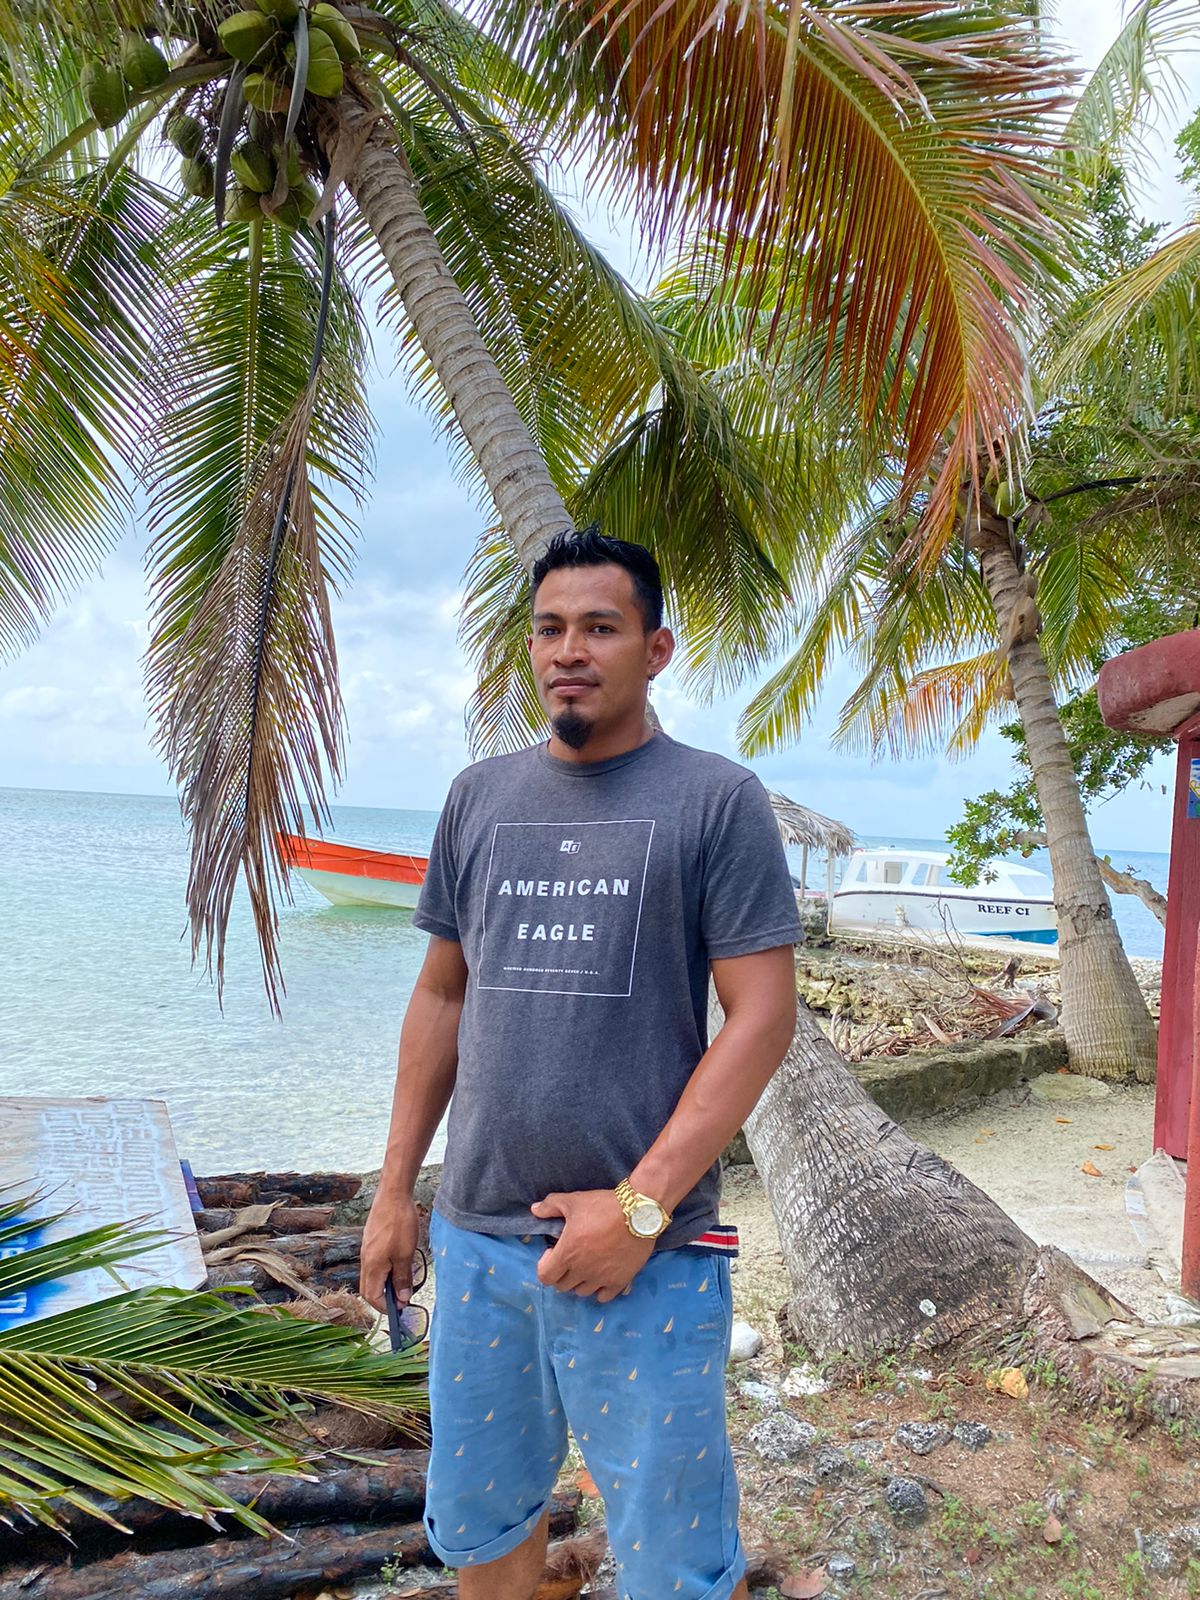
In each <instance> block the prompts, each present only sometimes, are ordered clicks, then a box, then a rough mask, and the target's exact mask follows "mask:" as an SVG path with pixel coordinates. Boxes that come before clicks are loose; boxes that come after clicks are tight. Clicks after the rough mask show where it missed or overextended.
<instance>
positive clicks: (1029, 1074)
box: [851, 1027, 1067, 1122]
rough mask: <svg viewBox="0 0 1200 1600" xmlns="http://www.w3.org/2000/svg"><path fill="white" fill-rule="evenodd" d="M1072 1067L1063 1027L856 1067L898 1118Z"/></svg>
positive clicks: (967, 1102)
mask: <svg viewBox="0 0 1200 1600" xmlns="http://www.w3.org/2000/svg"><path fill="white" fill-rule="evenodd" d="M1066 1065H1067V1045H1066V1040H1065V1039H1064V1038H1063V1033H1062V1029H1061V1028H1044V1027H1043V1028H1031V1029H1029V1030H1028V1031H1026V1032H1024V1033H1019V1034H1017V1035H1016V1036H1015V1037H1014V1038H1011V1039H979V1040H970V1041H967V1042H965V1043H963V1044H951V1045H943V1046H941V1047H940V1048H938V1049H935V1050H914V1051H912V1052H911V1053H910V1054H908V1055H906V1056H876V1057H874V1058H873V1059H871V1060H869V1061H859V1062H855V1063H854V1065H853V1066H852V1068H851V1070H852V1071H853V1073H854V1075H855V1077H856V1078H857V1079H858V1081H859V1083H861V1084H862V1086H863V1088H864V1089H865V1090H866V1091H867V1093H868V1094H869V1095H870V1096H871V1098H872V1100H874V1101H875V1103H876V1105H878V1106H879V1107H880V1109H881V1110H883V1111H886V1112H887V1114H888V1116H889V1117H891V1118H892V1120H893V1121H894V1122H904V1121H905V1120H906V1119H907V1118H909V1117H925V1116H928V1115H929V1114H930V1113H931V1112H933V1111H951V1110H958V1109H963V1108H966V1107H968V1106H972V1105H976V1104H978V1102H979V1101H980V1100H985V1099H986V1098H987V1097H988V1095H992V1094H998V1093H999V1092H1000V1091H1001V1090H1002V1089H1009V1088H1011V1087H1012V1086H1013V1084H1015V1083H1019V1082H1021V1080H1022V1079H1028V1078H1036V1077H1038V1076H1039V1074H1041V1073H1043V1072H1057V1071H1058V1069H1059V1067H1065V1066H1066Z"/></svg>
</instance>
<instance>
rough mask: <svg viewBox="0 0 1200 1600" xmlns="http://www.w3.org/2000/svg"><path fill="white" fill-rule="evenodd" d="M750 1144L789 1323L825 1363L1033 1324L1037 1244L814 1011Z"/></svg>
mask: <svg viewBox="0 0 1200 1600" xmlns="http://www.w3.org/2000/svg"><path fill="white" fill-rule="evenodd" d="M715 1020H717V1019H714V1021H715ZM746 1138H747V1142H748V1143H749V1145H750V1151H751V1154H752V1155H753V1156H754V1161H755V1164H756V1166H757V1167H758V1170H759V1173H760V1174H761V1176H762V1180H763V1184H764V1186H765V1188H766V1191H767V1196H768V1198H769V1200H770V1202H771V1210H772V1212H773V1214H774V1217H775V1221H776V1224H777V1226H778V1228H779V1237H780V1241H781V1243H782V1246H783V1253H784V1258H785V1260H786V1262H787V1267H788V1276H789V1278H790V1280H791V1289H792V1297H791V1300H790V1301H789V1304H788V1308H787V1309H788V1321H789V1324H790V1326H791V1328H792V1330H793V1332H794V1333H795V1335H796V1336H797V1337H798V1338H800V1339H802V1340H803V1342H804V1343H805V1344H806V1345H807V1346H808V1348H809V1349H810V1350H812V1351H813V1353H814V1354H816V1355H825V1354H828V1353H830V1352H832V1351H848V1352H850V1353H852V1354H855V1355H867V1354H877V1353H879V1352H882V1351H885V1350H895V1349H905V1348H907V1347H909V1346H911V1345H912V1344H914V1343H916V1342H918V1341H924V1342H926V1343H928V1344H930V1345H936V1344H942V1343H944V1342H946V1341H947V1340H950V1339H953V1338H955V1337H957V1336H959V1335H962V1334H965V1333H968V1332H970V1331H972V1330H975V1329H977V1328H979V1327H981V1326H985V1325H989V1324H993V1323H999V1324H1001V1325H1003V1324H1012V1323H1013V1322H1015V1321H1017V1320H1019V1319H1020V1318H1021V1315H1022V1298H1023V1294H1024V1291H1025V1289H1026V1285H1027V1284H1028V1282H1029V1279H1030V1275H1031V1273H1032V1271H1033V1267H1034V1264H1035V1262H1036V1260H1037V1257H1038V1247H1037V1245H1036V1244H1035V1243H1034V1242H1033V1240H1032V1239H1030V1238H1029V1237H1028V1236H1027V1235H1026V1234H1024V1233H1022V1231H1021V1229H1020V1228H1018V1227H1017V1225H1016V1223H1015V1222H1012V1221H1011V1220H1010V1219H1009V1218H1008V1217H1006V1216H1005V1214H1004V1212H1003V1211H1001V1209H1000V1207H999V1206H998V1205H997V1204H996V1203H995V1201H994V1200H991V1199H989V1197H988V1196H987V1195H986V1194H984V1193H983V1191H982V1190H981V1189H977V1188H976V1187H975V1185H974V1184H973V1183H970V1182H968V1180H967V1179H966V1178H964V1177H963V1176H962V1174H961V1173H959V1172H956V1171H955V1170H954V1168H953V1167H951V1166H948V1165H947V1163H946V1162H945V1161H943V1160H942V1159H941V1157H940V1156H937V1155H935V1154H934V1153H933V1152H932V1151H931V1150H927V1149H925V1148H923V1147H922V1146H921V1145H918V1144H915V1143H914V1142H913V1140H912V1139H910V1138H909V1137H908V1135H907V1134H906V1133H905V1132H904V1131H903V1129H901V1128H899V1127H897V1126H896V1124H895V1123H894V1122H892V1121H891V1119H890V1118H889V1117H887V1116H886V1115H885V1114H884V1113H883V1112H882V1111H881V1110H880V1109H879V1107H878V1106H877V1105H876V1104H875V1102H874V1101H873V1100H871V1099H870V1098H869V1096H868V1095H867V1094H866V1092H865V1091H864V1090H863V1089H862V1088H861V1087H860V1086H859V1084H858V1081H857V1080H856V1079H855V1078H854V1077H853V1076H852V1074H851V1073H850V1072H849V1071H848V1070H847V1068H846V1066H845V1063H844V1062H843V1061H842V1058H841V1057H840V1056H839V1055H838V1053H837V1051H836V1050H835V1049H834V1047H833V1046H832V1045H831V1044H830V1042H829V1040H828V1039H826V1038H825V1036H824V1034H823V1033H822V1032H821V1030H820V1028H819V1027H818V1025H817V1022H816V1019H815V1018H814V1016H813V1014H812V1012H811V1011H809V1010H808V1009H807V1007H805V1006H803V1005H802V1006H801V1007H800V1016H799V1020H798V1022H797V1025H796V1034H795V1038H794V1039H793V1040H792V1046H791V1049H790V1050H789V1051H788V1053H787V1057H786V1059H785V1060H784V1063H783V1065H782V1067H780V1069H779V1071H778V1072H777V1073H776V1074H775V1077H774V1078H773V1079H772V1080H771V1082H770V1084H769V1085H768V1086H767V1090H766V1092H765V1094H764V1095H763V1097H762V1099H761V1100H760V1101H759V1103H758V1105H757V1106H756V1107H755V1109H754V1112H753V1114H752V1115H751V1117H750V1119H749V1121H748V1122H747V1124H746Z"/></svg>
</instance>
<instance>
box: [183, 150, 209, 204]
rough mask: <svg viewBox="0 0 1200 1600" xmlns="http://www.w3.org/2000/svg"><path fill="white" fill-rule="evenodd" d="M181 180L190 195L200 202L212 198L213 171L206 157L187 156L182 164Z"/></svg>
mask: <svg viewBox="0 0 1200 1600" xmlns="http://www.w3.org/2000/svg"><path fill="white" fill-rule="evenodd" d="M179 178H180V182H181V183H182V184H183V187H184V189H185V190H186V191H187V193H188V194H194V195H196V197H197V198H198V199H200V200H209V199H211V198H212V192H213V169H212V162H211V161H209V160H208V158H207V157H206V156H185V157H184V158H183V161H182V162H181V163H180V167H179Z"/></svg>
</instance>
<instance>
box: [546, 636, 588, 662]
mask: <svg viewBox="0 0 1200 1600" xmlns="http://www.w3.org/2000/svg"><path fill="white" fill-rule="evenodd" d="M587 654H588V649H587V634H586V633H585V632H584V630H583V629H582V628H564V629H563V631H562V634H561V635H560V637H559V640H558V644H557V647H556V648H555V651H554V660H555V662H556V663H557V664H559V665H562V666H566V665H568V664H569V663H571V662H575V661H585V660H586V659H587Z"/></svg>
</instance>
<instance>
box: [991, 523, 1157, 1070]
mask: <svg viewBox="0 0 1200 1600" xmlns="http://www.w3.org/2000/svg"><path fill="white" fill-rule="evenodd" d="M972 538H973V542H975V543H977V545H978V548H979V550H980V553H981V556H982V560H983V576H984V581H985V583H986V584H987V587H988V593H989V594H990V595H991V598H992V604H993V606H994V607H995V610H996V617H997V620H998V622H999V626H1000V631H1001V635H1002V636H1003V634H1004V632H1005V630H1006V628H1007V625H1008V621H1009V618H1010V616H1011V615H1012V614H1013V610H1014V607H1015V606H1017V605H1018V604H1020V603H1021V602H1023V601H1024V600H1026V599H1027V598H1028V597H1027V595H1026V591H1025V589H1024V587H1023V583H1022V575H1021V572H1020V569H1019V568H1018V566H1017V563H1016V559H1015V557H1014V555H1013V550H1012V546H1011V543H1010V540H1009V536H1008V525H1007V523H1005V522H1004V521H1003V520H1002V519H1001V518H999V517H995V516H988V515H986V514H984V515H983V516H982V517H981V518H980V526H979V530H978V532H977V533H976V534H974V535H973V536H972ZM1008 666H1009V672H1010V674H1011V676H1012V685H1013V693H1014V695H1015V696H1016V702H1017V709H1018V711H1019V712H1020V715H1021V723H1022V725H1023V727H1024V729H1025V747H1026V749H1027V750H1028V752H1029V764H1030V767H1031V769H1032V772H1033V781H1034V784H1035V786H1036V788H1037V795H1038V801H1039V803H1040V805H1041V808H1042V816H1043V818H1044V819H1045V824H1046V842H1047V846H1048V848H1049V851H1050V865H1051V869H1052V871H1053V873H1054V903H1055V906H1056V907H1057V910H1058V949H1059V963H1060V972H1061V982H1062V1008H1063V1016H1062V1020H1063V1032H1064V1033H1065V1034H1066V1039H1067V1048H1068V1050H1069V1052H1070V1057H1071V1064H1072V1066H1073V1067H1074V1068H1075V1069H1076V1071H1078V1072H1081V1073H1084V1074H1086V1075H1087V1076H1088V1077H1092V1078H1126V1077H1128V1076H1129V1074H1130V1073H1133V1074H1134V1076H1135V1077H1136V1078H1137V1080H1138V1081H1139V1083H1149V1082H1150V1081H1151V1080H1152V1079H1153V1077H1154V1071H1155V1062H1156V1056H1157V1039H1156V1035H1155V1029H1154V1023H1153V1021H1152V1020H1151V1017H1150V1013H1149V1011H1148V1010H1147V1008H1146V1001H1145V998H1144V996H1143V995H1142V992H1141V990H1140V989H1139V988H1138V984H1137V979H1136V978H1135V977H1134V975H1133V969H1132V968H1131V967H1130V965H1129V958H1128V957H1127V956H1126V954H1125V948H1124V946H1123V945H1122V943H1121V935H1120V933H1119V932H1118V930H1117V925H1116V922H1115V921H1114V919H1113V913H1112V905H1111V904H1110V902H1109V898H1108V895H1107V893H1106V892H1105V888H1104V882H1103V879H1102V878H1101V875H1100V870H1099V867H1098V866H1097V863H1096V854H1095V851H1094V850H1093V848H1092V841H1091V838H1090V836H1089V834H1088V827H1087V819H1086V817H1085V815H1084V810H1083V802H1082V800H1081V799H1080V796H1079V783H1078V780H1077V779H1076V777H1075V771H1074V768H1073V767H1072V765H1071V757H1070V753H1069V751H1068V749H1067V741H1066V737H1065V735H1064V734H1063V729H1062V722H1061V720H1060V718H1059V715H1058V706H1057V704H1056V703H1055V699H1054V690H1053V689H1052V687H1051V684H1050V675H1049V673H1048V672H1047V670H1046V660H1045V657H1044V656H1043V655H1042V647H1041V645H1040V644H1039V643H1038V640H1037V638H1036V637H1031V638H1029V639H1025V640H1021V641H1019V642H1016V643H1014V644H1013V645H1012V646H1011V648H1010V649H1009V652H1008Z"/></svg>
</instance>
